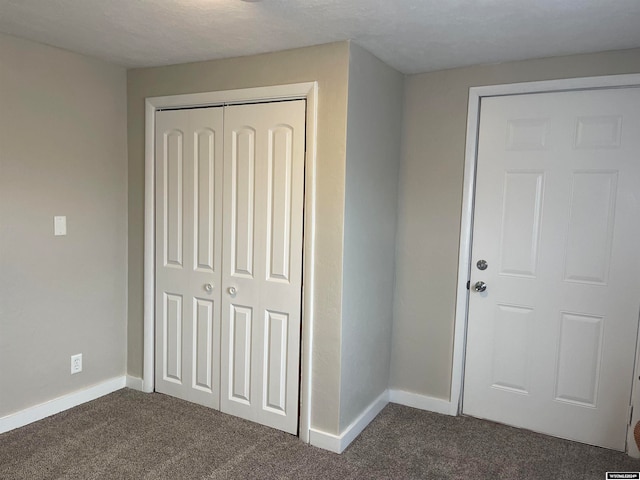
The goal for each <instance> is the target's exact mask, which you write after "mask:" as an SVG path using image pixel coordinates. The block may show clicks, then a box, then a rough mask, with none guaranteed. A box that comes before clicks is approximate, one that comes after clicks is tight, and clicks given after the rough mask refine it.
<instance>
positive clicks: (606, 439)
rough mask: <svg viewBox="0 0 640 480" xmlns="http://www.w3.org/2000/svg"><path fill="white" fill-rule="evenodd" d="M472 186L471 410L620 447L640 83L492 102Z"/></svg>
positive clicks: (634, 305) (634, 281)
mask: <svg viewBox="0 0 640 480" xmlns="http://www.w3.org/2000/svg"><path fill="white" fill-rule="evenodd" d="M476 182H477V183H476V194H475V214H474V228H473V250H472V271H471V282H470V283H471V292H470V297H469V317H468V331H467V350H466V365H465V382H464V404H463V412H464V413H465V414H469V415H473V416H476V417H481V418H487V419H490V420H494V421H498V422H502V423H506V424H510V425H514V426H518V427H524V428H527V429H531V430H535V431H538V432H542V433H547V434H551V435H555V436H558V437H563V438H567V439H572V440H577V441H580V442H585V443H590V444H593V445H599V446H603V447H608V448H613V449H617V450H624V448H625V437H626V428H627V425H628V422H629V404H630V395H631V385H632V375H633V366H634V357H635V345H636V335H637V329H638V314H639V308H640V254H639V253H638V239H639V238H640V226H639V224H640V91H639V90H638V89H632V88H627V89H617V90H615V89H612V90H594V91H576V92H563V93H545V94H531V95H517V96H507V97H495V98H488V99H483V100H482V104H481V115H480V130H479V145H478V158H477V180H476ZM482 261H484V262H486V269H484V270H483V269H482V268H484V266H485V264H484V263H483V262H482ZM478 262H480V263H478ZM477 282H484V283H485V284H486V290H485V291H484V292H481V291H476V290H482V289H483V288H484V286H483V285H482V284H477ZM476 285H477V286H476Z"/></svg>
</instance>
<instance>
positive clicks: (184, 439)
mask: <svg viewBox="0 0 640 480" xmlns="http://www.w3.org/2000/svg"><path fill="white" fill-rule="evenodd" d="M606 471H640V461H637V460H633V459H631V458H629V457H627V456H626V455H624V454H622V453H617V452H613V451H609V450H605V449H601V448H596V447H589V446H586V445H582V444H578V443H572V442H568V441H564V440H559V439H554V438H550V437H546V436H544V435H538V434H535V433H531V432H526V431H522V430H518V429H516V428H511V427H506V426H503V425H496V424H493V423H490V422H484V421H481V420H476V419H473V418H468V417H448V416H444V415H438V414H433V413H429V412H424V411H420V410H415V409H412V408H409V407H403V406H399V405H389V406H387V407H386V408H385V409H384V410H383V411H382V413H381V414H380V415H379V416H378V417H377V418H376V419H375V420H374V421H373V422H372V423H371V425H370V426H369V427H368V428H367V429H366V430H365V431H364V432H363V433H362V435H361V436H360V437H359V438H358V439H356V441H354V442H353V444H352V445H351V446H350V447H349V448H348V449H347V451H346V452H344V453H343V454H342V455H336V454H333V453H329V452H325V451H323V450H320V449H317V448H315V447H311V446H308V445H305V444H303V443H302V442H300V441H299V440H298V439H297V438H296V437H293V436H291V435H288V434H286V433H281V432H278V431H276V430H272V429H270V428H266V427H262V426H259V425H256V424H253V423H251V422H247V421H244V420H241V419H238V418H234V417H231V416H229V415H224V414H222V413H219V412H216V411H213V410H210V409H207V408H204V407H200V406H196V405H192V404H189V403H187V402H183V401H181V400H177V399H174V398H171V397H168V396H165V395H159V394H151V395H149V394H143V393H140V392H136V391H133V390H127V389H124V390H120V391H118V392H116V393H113V394H111V395H108V396H106V397H103V398H101V399H98V400H95V401H93V402H90V403H87V404H85V405H81V406H79V407H76V408H74V409H72V410H69V411H67V412H63V413H60V414H58V415H55V416H53V417H50V418H47V419H45V420H42V421H40V422H37V423H34V424H31V425H28V426H26V427H23V428H20V429H18V430H14V431H12V432H7V433H5V434H2V435H0V478H1V479H3V480H9V479H29V480H37V479H83V480H88V479H153V480H155V479H207V480H213V479H235V478H238V479H270V478H280V479H290V478H293V479H314V478H318V479H377V478H388V479H404V478H407V479H409V478H415V479H418V478H423V479H434V480H435V479H437V480H442V479H491V480H495V479H510V480H513V479H518V480H522V479H536V480H542V479H560V478H562V479H565V478H566V479H597V480H602V479H604V478H605V472H606Z"/></svg>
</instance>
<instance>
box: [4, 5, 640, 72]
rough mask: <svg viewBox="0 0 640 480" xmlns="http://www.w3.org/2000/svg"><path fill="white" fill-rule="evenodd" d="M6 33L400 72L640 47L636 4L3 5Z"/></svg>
mask: <svg viewBox="0 0 640 480" xmlns="http://www.w3.org/2000/svg"><path fill="white" fill-rule="evenodd" d="M0 32H4V33H8V34H11V35H16V36H19V37H23V38H27V39H31V40H35V41H38V42H41V43H46V44H50V45H55V46H57V47H61V48H65V49H68V50H72V51H75V52H79V53H84V54H87V55H91V56H95V57H99V58H102V59H105V60H108V61H111V62H114V63H117V64H120V65H124V66H127V67H142V66H152V65H168V64H174V63H184V62H192V61H197V60H206V59H215V58H224V57H235V56H241V55H249V54H255V53H262V52H269V51H276V50H284V49H288V48H294V47H301V46H307V45H315V44H320V43H327V42H332V41H337V40H345V39H353V40H354V41H355V42H356V43H358V44H359V45H361V46H363V47H364V48H366V49H367V50H369V51H371V52H372V53H374V54H375V55H377V56H378V57H379V58H381V59H382V60H384V61H385V62H386V63H388V64H389V65H391V66H393V67H395V68H396V69H398V70H400V71H402V72H404V73H417V72H424V71H431V70H439V69H444V68H452V67H459V66H465V65H474V64H481V63H494V62H503V61H509V60H522V59H528V58H537V57H547V56H555V55H565V54H574V53H586V52H596V51H603V50H613V49H623V48H632V47H638V46H640V0H386V1H382V0H263V1H261V2H244V1H241V0H0Z"/></svg>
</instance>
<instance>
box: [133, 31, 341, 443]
mask: <svg viewBox="0 0 640 480" xmlns="http://www.w3.org/2000/svg"><path fill="white" fill-rule="evenodd" d="M348 59H349V44H348V42H340V43H334V44H328V45H321V46H317V47H309V48H301V49H296V50H289V51H284V52H277V53H270V54H265V55H257V56H250V57H240V58H231V59H225V60H215V61H209V62H198V63H191V64H183V65H174V66H168V67H158V68H143V69H134V70H130V71H129V72H128V90H127V91H128V133H129V306H128V311H129V329H128V339H129V342H128V373H129V374H130V375H132V376H135V377H141V376H142V355H143V252H144V249H143V219H144V99H145V97H155V96H164V95H176V94H183V93H195V92H209V91H220V90H232V89H239V88H249V87H258V86H266V85H281V84H288V83H298V82H309V81H317V82H318V124H317V135H318V137H317V171H316V193H317V200H316V245H317V247H316V259H315V273H314V275H315V278H314V281H315V292H314V295H315V304H314V322H315V324H314V330H313V360H312V361H313V367H312V368H313V373H312V377H313V384H312V393H311V395H312V418H311V426H312V427H313V428H316V429H319V430H322V431H325V432H327V433H331V434H335V433H337V432H338V422H339V420H338V415H339V413H338V412H339V388H340V334H341V331H340V323H341V306H342V304H341V296H342V281H341V280H342V241H343V218H344V217H343V212H344V183H345V181H344V175H345V149H346V116H347V81H348V68H349V60H348Z"/></svg>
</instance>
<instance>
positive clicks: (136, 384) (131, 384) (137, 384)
mask: <svg viewBox="0 0 640 480" xmlns="http://www.w3.org/2000/svg"><path fill="white" fill-rule="evenodd" d="M126 386H127V388H131V389H133V390H140V391H141V392H142V391H143V381H142V379H141V378H138V377H132V376H131V375H127V385H126Z"/></svg>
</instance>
